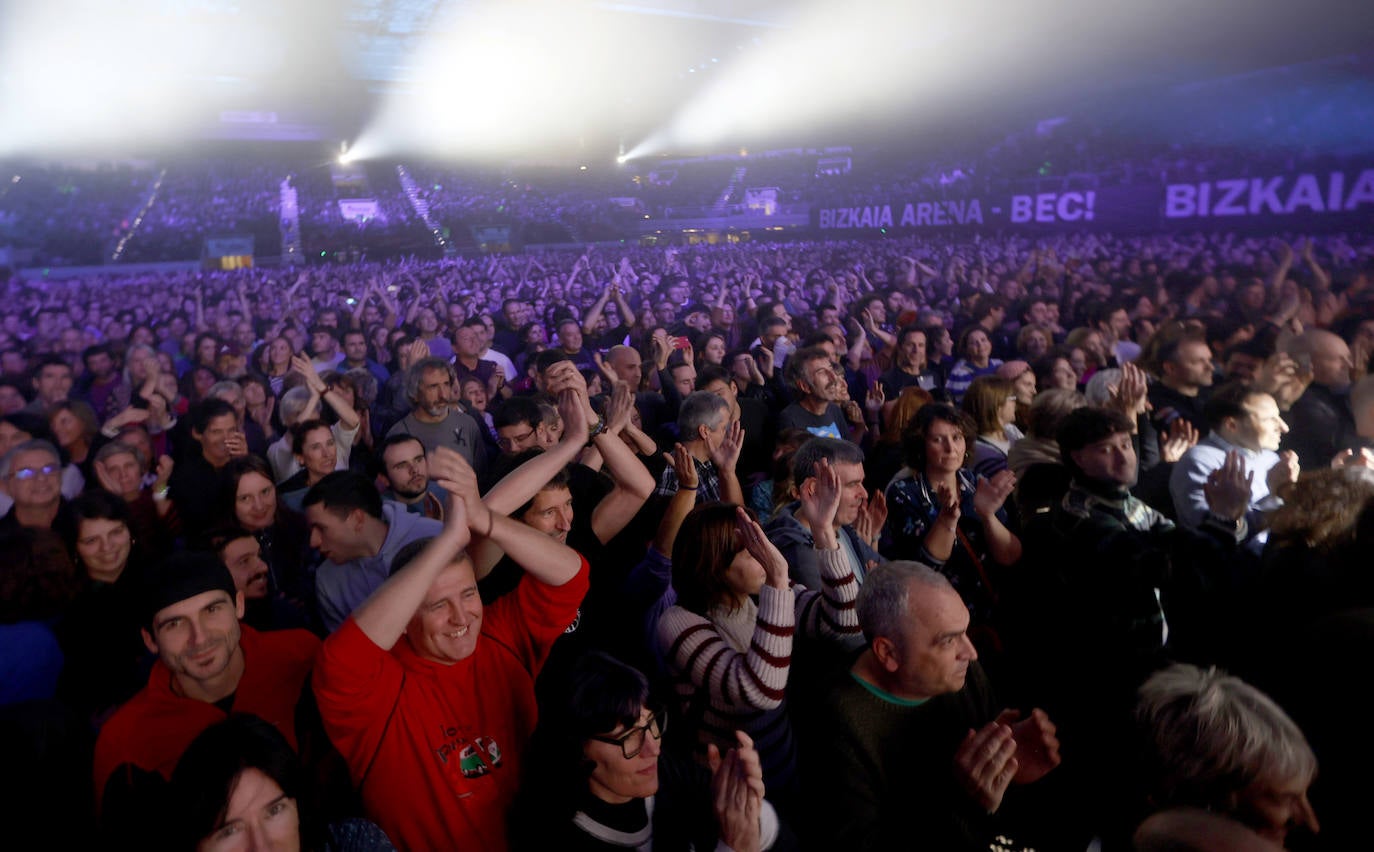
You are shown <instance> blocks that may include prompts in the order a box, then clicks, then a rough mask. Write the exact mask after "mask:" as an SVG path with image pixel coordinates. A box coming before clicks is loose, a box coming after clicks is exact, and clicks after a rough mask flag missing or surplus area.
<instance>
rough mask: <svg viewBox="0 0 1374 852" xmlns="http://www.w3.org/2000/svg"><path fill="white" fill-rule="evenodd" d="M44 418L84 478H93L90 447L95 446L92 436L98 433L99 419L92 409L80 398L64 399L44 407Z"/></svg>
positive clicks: (87, 479) (88, 480)
mask: <svg viewBox="0 0 1374 852" xmlns="http://www.w3.org/2000/svg"><path fill="white" fill-rule="evenodd" d="M47 417H48V428H49V429H51V430H52V434H53V437H55V438H56V439H57V445H58V446H59V447H61V448H62V451H63V452H64V453H66V454H67V458H69V459H71V463H72V464H74V465H76V466H77V468H78V469H79V470H80V471H81V475H82V476H83V477H84V478H85V479H86V481H87V482H90V481H93V480H94V479H95V477H94V476H93V475H92V471H91V464H90V461H91V450H92V449H93V448H94V446H95V439H96V436H97V435H99V434H100V421H99V419H97V418H96V416H95V411H94V410H93V409H92V408H91V407H90V406H89V405H87V404H86V403H84V402H81V401H80V400H76V399H64V400H62V401H61V402H59V403H56V404H54V405H53V407H52V408H49V409H48V414H47Z"/></svg>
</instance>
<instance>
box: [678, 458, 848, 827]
mask: <svg viewBox="0 0 1374 852" xmlns="http://www.w3.org/2000/svg"><path fill="white" fill-rule="evenodd" d="M839 500H840V482H839V477H838V476H837V475H836V474H835V471H834V469H833V468H831V467H830V465H829V464H828V463H825V462H823V463H822V464H821V465H820V466H818V467H817V469H816V480H815V482H814V484H813V483H808V484H807V486H806V488H805V489H804V490H803V493H802V495H801V511H800V514H801V520H803V521H804V522H805V523H806V524H807V526H809V527H810V529H811V531H812V533H813V535H814V537H815V547H816V550H817V555H818V557H819V559H820V564H821V578H822V588H821V589H819V590H814V589H807V588H805V587H803V586H793V585H791V584H790V583H789V581H788V577H787V562H786V560H784V559H783V557H782V554H781V553H779V552H778V549H777V548H776V547H774V546H773V545H772V543H771V542H769V541H768V539H767V538H766V537H765V536H764V533H763V530H762V529H761V528H760V527H759V525H758V522H757V521H755V520H754V517H753V515H752V514H751V513H749V511H748V510H747V509H744V508H742V507H739V506H734V505H730V504H719V503H717V504H709V505H706V506H701V507H699V508H697V509H696V510H694V511H693V512H692V514H691V515H689V516H688V517H687V519H686V521H684V522H683V525H682V529H681V530H680V531H679V533H678V536H677V539H676V541H675V542H674V544H673V569H672V570H673V587H674V589H675V591H676V592H677V605H676V606H673V607H670V608H669V609H668V610H666V611H665V612H664V613H663V615H662V617H660V619H659V622H658V641H659V644H660V646H661V648H662V649H663V652H664V658H665V659H666V660H667V663H668V668H669V673H670V674H671V675H672V678H673V686H674V690H675V692H676V695H677V698H678V701H679V705H680V706H679V709H680V710H681V711H682V716H683V721H684V722H685V725H684V726H683V727H684V728H688V729H689V730H690V731H691V732H692V736H693V737H694V741H695V745H696V746H698V747H699V748H702V749H704V747H705V746H706V745H708V744H712V743H714V744H715V745H716V746H717V747H719V748H721V749H722V750H724V749H726V748H729V747H730V745H731V744H732V743H734V742H735V731H736V730H743V731H745V732H746V733H748V734H749V735H750V736H751V737H753V739H754V742H755V745H756V747H757V748H758V751H759V755H760V757H761V759H762V763H763V773H764V781H765V784H766V785H767V787H768V789H769V791H770V796H771V797H772V798H774V800H775V801H777V800H778V799H780V798H785V797H787V796H788V794H789V793H791V792H793V790H794V787H795V784H796V778H795V775H796V772H795V770H796V749H795V745H794V743H793V738H792V728H791V725H790V723H789V721H788V719H787V708H786V705H785V703H784V695H785V692H786V688H787V677H788V672H789V670H790V668H791V664H792V640H793V636H794V634H795V632H796V630H797V629H798V628H800V630H801V631H802V633H803V634H804V635H807V636H817V637H822V636H823V637H836V638H841V637H849V636H853V635H855V634H857V633H858V632H859V622H858V616H857V614H856V612H855V609H854V601H855V599H856V598H857V597H858V593H859V584H858V580H857V579H856V578H855V577H854V572H853V569H852V568H851V567H850V564H849V562H848V560H846V559H845V558H844V556H843V554H842V551H841V550H840V545H839V542H838V540H837V539H836V536H835V527H834V518H835V513H836V511H837V510H838V508H839ZM755 596H757V599H758V601H757V603H755V600H754V598H755Z"/></svg>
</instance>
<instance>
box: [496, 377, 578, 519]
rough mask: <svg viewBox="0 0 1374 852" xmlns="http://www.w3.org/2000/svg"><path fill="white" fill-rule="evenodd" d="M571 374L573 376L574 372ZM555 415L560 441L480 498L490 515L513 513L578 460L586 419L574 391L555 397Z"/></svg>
mask: <svg viewBox="0 0 1374 852" xmlns="http://www.w3.org/2000/svg"><path fill="white" fill-rule="evenodd" d="M559 366H561V365H559ZM550 372H552V371H550ZM573 372H576V368H573ZM558 413H559V416H561V417H562V418H563V438H562V440H560V441H559V442H558V443H557V444H555V445H554V446H553V447H551V448H550V449H548V450H546V451H544V452H542V453H540V454H539V455H537V456H535V457H534V458H532V459H530V460H528V461H526V462H525V463H524V464H522V465H520V466H519V467H517V468H516V469H515V470H512V471H511V472H510V473H508V474H506V475H505V476H504V477H502V478H501V481H500V482H498V483H496V484H495V485H493V486H492V487H491V490H489V491H488V492H487V493H486V496H485V497H483V498H482V501H483V502H484V503H486V505H487V507H488V508H489V509H491V511H493V512H497V513H499V514H502V515H509V514H510V513H511V512H514V511H515V510H516V509H518V508H520V507H521V506H523V505H524V504H525V503H527V502H528V501H529V500H530V499H531V498H533V497H534V495H536V494H538V493H539V490H540V489H541V488H543V487H544V486H545V485H547V484H548V482H549V480H550V479H553V477H554V475H555V474H557V473H558V472H559V471H560V470H562V469H563V468H565V467H567V466H568V465H569V464H571V463H572V462H573V460H574V459H576V458H577V453H578V451H579V450H581V449H582V446H583V444H585V443H586V436H587V417H586V413H585V408H584V406H583V405H582V400H581V399H578V398H577V394H576V392H575V391H572V390H565V391H563V392H561V393H559V394H558Z"/></svg>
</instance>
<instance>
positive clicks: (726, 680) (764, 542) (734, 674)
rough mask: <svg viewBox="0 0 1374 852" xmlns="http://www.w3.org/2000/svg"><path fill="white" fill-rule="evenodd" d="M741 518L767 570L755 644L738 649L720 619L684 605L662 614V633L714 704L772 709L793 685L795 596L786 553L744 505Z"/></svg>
mask: <svg viewBox="0 0 1374 852" xmlns="http://www.w3.org/2000/svg"><path fill="white" fill-rule="evenodd" d="M736 524H737V527H738V529H739V531H740V537H741V539H742V540H743V542H744V546H745V549H746V550H748V551H749V553H750V555H752V556H753V557H754V558H755V559H757V560H758V561H759V562H760V564H762V565H763V569H764V574H765V576H766V580H765V582H764V586H763V588H762V589H761V590H760V591H759V612H758V620H757V621H756V622H755V626H754V635H753V638H752V640H751V641H750V643H749V650H748V651H746V652H744V653H740V652H738V651H736V650H734V649H733V648H731V647H730V646H729V645H728V644H726V642H725V640H724V638H723V637H722V636H721V635H720V633H719V632H718V630H717V629H716V627H715V625H713V624H712V623H711V622H709V621H707V620H706V619H704V618H702V617H701V616H699V615H696V614H695V613H691V612H688V611H687V610H685V609H682V608H681V607H672V608H670V609H669V610H668V611H666V612H665V613H664V614H663V616H662V617H661V618H660V619H659V622H658V639H659V643H660V645H661V646H662V647H663V648H664V649H666V657H667V659H668V660H669V661H670V665H672V666H673V667H674V668H675V669H676V670H678V671H680V672H682V673H683V674H684V675H685V676H686V677H687V678H689V679H690V680H691V682H692V683H693V685H695V686H696V687H697V689H704V690H705V691H706V692H707V693H708V694H709V696H710V701H711V705H712V706H713V707H717V708H723V709H727V710H735V709H754V710H772V709H775V708H777V707H779V706H781V704H782V698H783V694H784V691H785V690H786V688H787V675H788V671H789V669H790V667H791V664H792V639H793V635H794V633H795V619H796V614H795V601H794V596H793V594H792V592H791V590H790V588H789V587H788V580H787V561H786V560H784V559H783V558H782V554H781V553H779V552H778V549H777V548H776V547H773V545H772V544H771V543H770V542H769V541H768V538H767V537H766V536H764V534H763V530H762V529H761V528H760V527H759V525H758V523H757V522H756V521H754V520H753V519H752V518H750V517H749V515H748V513H747V512H745V510H744V509H742V508H741V509H739V510H738V515H737V518H736Z"/></svg>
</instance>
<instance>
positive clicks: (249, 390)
mask: <svg viewBox="0 0 1374 852" xmlns="http://www.w3.org/2000/svg"><path fill="white" fill-rule="evenodd" d="M238 382H239V386H240V387H242V388H243V404H244V417H245V418H246V419H248V420H252V421H253V422H254V423H256V424H258V428H259V429H261V430H262V435H263V439H264V440H265V441H266V442H267V443H268V444H272V443H274V442H276V440H277V439H278V438H280V437H281V427H280V424H279V421H278V420H277V418H276V417H275V416H274V415H275V414H276V411H277V397H276V394H274V393H273V392H272V384H271V382H269V381H268V380H267V378H266V377H265V376H261V375H257V374H254V373H250V374H248V375H246V376H243V377H241V378H239V380H238Z"/></svg>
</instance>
